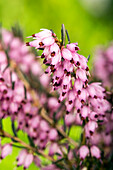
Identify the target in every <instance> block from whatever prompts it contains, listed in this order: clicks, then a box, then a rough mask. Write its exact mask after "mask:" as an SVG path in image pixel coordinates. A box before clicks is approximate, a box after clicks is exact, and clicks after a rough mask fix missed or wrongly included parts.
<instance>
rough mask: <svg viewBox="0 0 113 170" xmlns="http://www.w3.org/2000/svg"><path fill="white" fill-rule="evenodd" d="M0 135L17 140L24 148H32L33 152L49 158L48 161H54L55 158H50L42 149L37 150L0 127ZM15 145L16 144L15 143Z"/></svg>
mask: <svg viewBox="0 0 113 170" xmlns="http://www.w3.org/2000/svg"><path fill="white" fill-rule="evenodd" d="M0 136H3V137H7V138H10V139H13V140H14V141H17V142H19V143H20V144H21V145H23V146H24V147H25V148H27V149H29V150H32V151H33V152H35V153H39V154H40V155H42V156H43V157H45V158H47V159H49V160H50V161H52V162H55V160H54V159H53V158H51V157H50V156H48V155H46V154H45V153H44V152H43V151H41V150H38V149H37V148H34V147H32V146H30V145H28V144H27V143H25V142H24V141H22V140H21V139H19V138H18V137H15V136H12V135H11V134H9V133H7V132H5V131H3V130H2V129H0ZM15 146H16V145H15Z"/></svg>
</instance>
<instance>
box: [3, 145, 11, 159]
mask: <svg viewBox="0 0 113 170" xmlns="http://www.w3.org/2000/svg"><path fill="white" fill-rule="evenodd" d="M11 153H12V145H10V144H5V145H4V146H3V147H2V152H1V159H3V158H5V157H6V156H7V155H9V154H11Z"/></svg>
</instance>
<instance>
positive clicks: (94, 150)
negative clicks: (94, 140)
mask: <svg viewBox="0 0 113 170" xmlns="http://www.w3.org/2000/svg"><path fill="white" fill-rule="evenodd" d="M91 156H93V157H95V158H97V159H99V158H100V157H101V153H100V149H99V148H98V147H97V146H94V145H93V146H92V147H91Z"/></svg>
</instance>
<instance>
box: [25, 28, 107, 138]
mask: <svg viewBox="0 0 113 170" xmlns="http://www.w3.org/2000/svg"><path fill="white" fill-rule="evenodd" d="M32 37H33V39H34V40H33V41H31V42H29V43H27V45H30V46H32V47H35V48H36V49H38V50H43V53H42V55H41V58H44V60H43V63H44V64H45V65H47V66H48V67H47V69H46V71H45V72H46V73H48V74H49V75H52V85H53V89H54V90H58V92H59V93H60V96H59V102H61V101H63V100H64V99H66V102H65V105H66V111H67V113H68V114H69V115H70V116H68V118H69V117H70V120H71V121H70V122H71V123H73V122H75V121H74V118H72V114H74V113H75V114H76V116H77V114H79V116H80V118H81V120H82V121H83V120H86V119H87V118H88V119H87V122H86V125H85V135H86V137H87V138H89V137H90V136H92V135H93V133H94V131H95V129H96V128H97V126H98V124H97V122H98V120H104V119H105V118H104V117H105V112H106V110H108V109H109V104H108V102H107V100H106V99H105V93H104V92H105V89H104V88H103V87H101V84H100V83H91V84H88V76H89V75H90V74H89V68H88V66H87V62H88V61H87V59H86V58H85V57H84V56H82V55H80V54H78V50H79V47H78V44H77V43H69V44H67V45H66V46H64V45H63V43H62V42H60V41H59V40H58V38H57V37H56V35H55V34H54V33H53V32H52V31H50V30H46V29H45V30H42V31H41V32H39V33H36V34H33V35H32ZM69 124H70V123H69Z"/></svg>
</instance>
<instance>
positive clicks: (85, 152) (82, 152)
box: [79, 145, 89, 160]
mask: <svg viewBox="0 0 113 170" xmlns="http://www.w3.org/2000/svg"><path fill="white" fill-rule="evenodd" d="M79 155H80V159H82V160H83V159H85V158H86V156H88V155H89V149H88V147H87V146H86V145H83V146H81V147H80V149H79Z"/></svg>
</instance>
